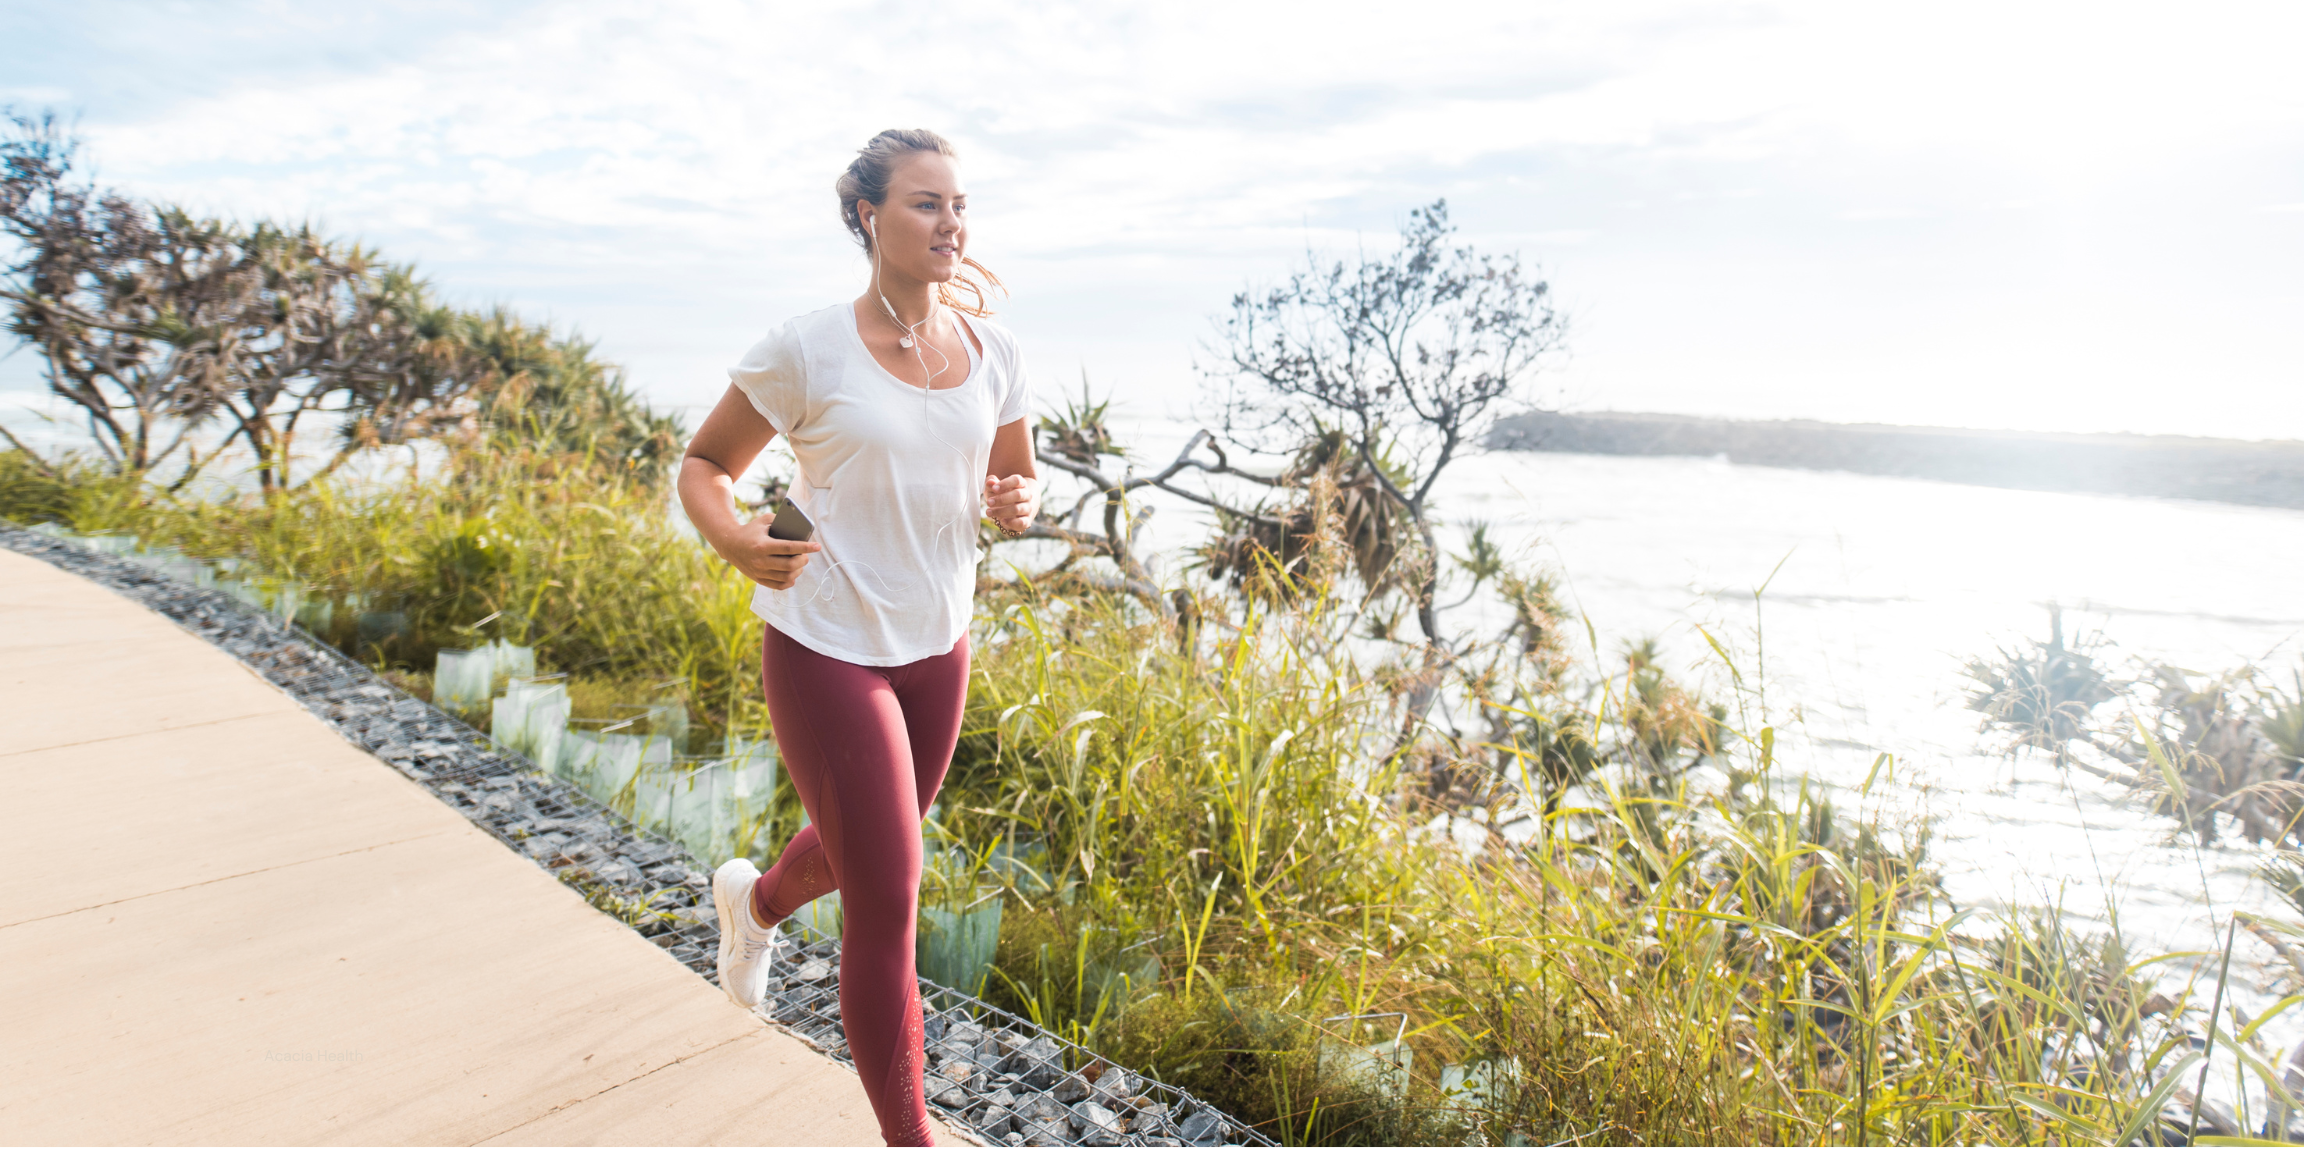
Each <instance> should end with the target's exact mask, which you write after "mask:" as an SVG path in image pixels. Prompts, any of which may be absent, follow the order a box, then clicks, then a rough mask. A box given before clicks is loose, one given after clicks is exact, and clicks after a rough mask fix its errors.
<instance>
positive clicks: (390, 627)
mask: <svg viewBox="0 0 2304 1152" xmlns="http://www.w3.org/2000/svg"><path fill="white" fill-rule="evenodd" d="M407 631H408V614H407V613H406V612H362V613H361V614H360V644H361V646H362V647H366V646H368V645H370V644H382V643H383V642H385V641H386V640H390V639H393V638H394V637H397V636H400V635H402V634H404V633H406V632H407Z"/></svg>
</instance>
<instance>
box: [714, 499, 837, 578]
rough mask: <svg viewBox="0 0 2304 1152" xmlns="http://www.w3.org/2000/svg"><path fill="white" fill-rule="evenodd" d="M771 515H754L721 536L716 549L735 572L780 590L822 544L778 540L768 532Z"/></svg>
mask: <svg viewBox="0 0 2304 1152" xmlns="http://www.w3.org/2000/svg"><path fill="white" fill-rule="evenodd" d="M774 519H775V517H773V516H756V517H754V518H753V519H752V520H751V521H749V522H747V523H745V524H741V525H738V526H737V528H736V531H735V532H733V533H730V534H729V536H728V537H726V538H724V539H722V540H721V541H720V542H719V544H720V548H719V552H720V556H721V558H722V559H724V560H726V561H728V562H729V563H730V564H733V565H735V566H736V570H737V571H738V572H742V573H743V574H744V575H746V576H748V577H750V578H751V580H752V582H753V583H755V584H763V585H766V586H768V587H770V588H774V589H776V590H777V591H779V592H781V591H783V590H785V589H787V588H790V587H792V585H793V583H794V582H795V581H797V580H799V579H800V570H801V569H803V568H806V567H807V566H808V557H809V556H811V555H813V554H814V553H817V552H822V551H823V550H824V546H823V545H822V544H819V543H817V542H816V541H814V540H806V541H802V540H778V539H777V538H775V537H774V536H770V535H769V534H768V523H769V521H771V520H774Z"/></svg>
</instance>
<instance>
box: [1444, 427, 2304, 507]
mask: <svg viewBox="0 0 2304 1152" xmlns="http://www.w3.org/2000/svg"><path fill="white" fill-rule="evenodd" d="M1487 444H1488V446H1489V447H1490V448H1502V449H1508V450H1516V451H1524V452H1590V453H1596V454H1601V455H1610V456H1726V457H1727V458H1728V459H1729V460H1730V461H1731V462H1733V463H1737V464H1764V465H1770V466H1773V467H1777V468H1808V469H1816V470H1820V471H1835V472H1861V473H1865V474H1867V475H1873V476H1912V477H1919V478H1923V479H1929V480H1950V481H1953V482H1955V483H1960V484H1981V485H1985V486H1987V487H1993V488H2024V489H2030V490H2033V491H2041V492H2094V493H2104V494H2109V495H2119V496H2165V497H2176V498H2181V499H2189V500H2217V501H2222V502H2224V503H2227V504H2255V505H2261V506H2268V507H2274V508H2304V441H2296V440H2215V439H2209V438H2205V437H2199V436H2134V435H2125V434H2078V433H2058V432H1994V431H1985V430H1980V429H1972V428H1921V427H1905V426H1901V425H1893V424H1827V423H1824V422H1822V421H1818V420H1719V419H1709V418H1705V417H1700V416H1671V415H1664V414H1660V413H1653V412H1587V413H1576V414H1569V413H1561V412H1530V413H1527V414H1525V415H1521V416H1511V417H1506V418H1505V419H1503V420H1500V421H1498V422H1497V424H1496V428H1495V430H1494V431H1493V432H1491V433H1489V436H1488V440H1487Z"/></svg>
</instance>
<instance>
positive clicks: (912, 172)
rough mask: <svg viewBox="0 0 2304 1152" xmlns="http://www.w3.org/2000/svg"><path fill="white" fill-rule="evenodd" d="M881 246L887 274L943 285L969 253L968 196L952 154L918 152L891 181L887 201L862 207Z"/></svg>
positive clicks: (891, 176)
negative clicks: (876, 205)
mask: <svg viewBox="0 0 2304 1152" xmlns="http://www.w3.org/2000/svg"><path fill="white" fill-rule="evenodd" d="M863 208H864V212H865V219H867V220H869V221H871V224H872V229H873V238H874V240H875V242H876V243H878V245H879V247H880V269H881V274H882V275H887V274H888V273H896V274H897V275H900V276H906V277H909V278H911V279H914V280H921V281H927V282H930V283H936V284H941V283H944V282H945V281H948V280H950V279H952V277H953V276H954V275H955V274H957V273H958V272H959V271H960V257H962V256H964V255H966V254H967V252H968V193H967V191H966V190H965V189H963V188H962V187H961V186H960V168H959V166H958V165H956V164H954V163H953V162H952V158H951V157H949V156H943V155H939V154H937V153H934V152H914V153H912V154H911V155H910V156H907V157H905V158H904V159H903V160H902V161H901V162H899V163H898V164H897V165H896V170H895V172H894V173H893V174H891V175H890V176H889V178H888V199H887V201H886V202H885V203H883V204H881V205H880V206H878V207H877V208H875V207H873V206H872V205H870V204H866V205H864V206H863Z"/></svg>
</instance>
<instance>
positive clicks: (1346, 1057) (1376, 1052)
mask: <svg viewBox="0 0 2304 1152" xmlns="http://www.w3.org/2000/svg"><path fill="white" fill-rule="evenodd" d="M1395 1019H1396V1020H1397V1021H1398V1022H1399V1023H1398V1026H1397V1027H1396V1028H1395V1029H1394V1030H1393V1035H1392V1038H1391V1039H1389V1040H1380V1041H1377V1042H1376V1043H1374V1044H1360V1043H1353V1042H1352V1040H1353V1039H1357V1038H1359V1036H1360V1035H1361V1034H1362V1033H1363V1032H1365V1031H1366V1029H1367V1027H1368V1026H1369V1025H1371V1024H1373V1023H1374V1022H1376V1021H1379V1020H1395ZM1322 1023H1326V1024H1338V1023H1341V1024H1344V1025H1346V1027H1345V1028H1344V1029H1342V1030H1341V1031H1343V1032H1344V1034H1345V1035H1346V1036H1347V1037H1349V1039H1343V1040H1323V1041H1321V1042H1320V1076H1321V1078H1322V1079H1324V1080H1328V1081H1330V1082H1331V1083H1336V1084H1349V1085H1354V1086H1357V1087H1359V1088H1360V1089H1362V1090H1363V1091H1366V1092H1368V1093H1369V1094H1370V1095H1374V1096H1383V1097H1391V1098H1394V1099H1397V1098H1399V1097H1400V1096H1402V1095H1403V1094H1405V1093H1406V1092H1407V1091H1408V1069H1409V1067H1410V1065H1412V1064H1413V1063H1414V1062H1415V1059H1416V1050H1415V1049H1413V1048H1410V1047H1409V1046H1408V1041H1407V1038H1406V1034H1407V1031H1408V1017H1407V1014H1406V1013H1401V1012H1375V1013H1370V1014H1369V1015H1366V1016H1331V1017H1329V1018H1328V1019H1327V1020H1324V1021H1322Z"/></svg>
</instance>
